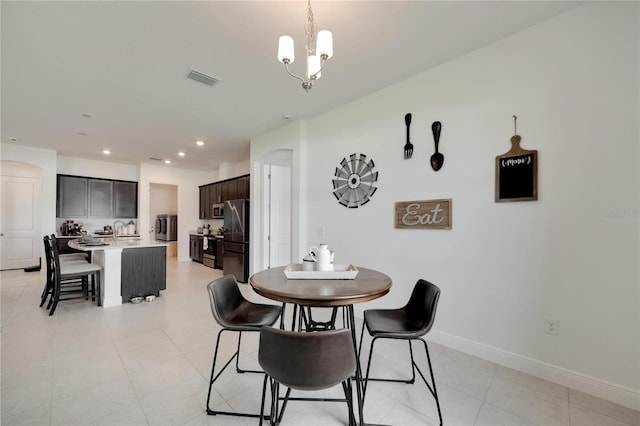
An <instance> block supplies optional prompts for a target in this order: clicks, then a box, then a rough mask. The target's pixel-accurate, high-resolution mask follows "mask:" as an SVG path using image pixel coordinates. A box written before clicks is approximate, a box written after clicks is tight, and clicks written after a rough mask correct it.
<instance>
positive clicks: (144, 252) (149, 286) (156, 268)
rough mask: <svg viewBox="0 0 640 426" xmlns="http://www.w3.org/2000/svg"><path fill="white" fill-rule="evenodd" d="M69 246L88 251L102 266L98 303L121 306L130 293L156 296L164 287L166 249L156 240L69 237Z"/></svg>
mask: <svg viewBox="0 0 640 426" xmlns="http://www.w3.org/2000/svg"><path fill="white" fill-rule="evenodd" d="M68 245H69V247H71V248H73V249H76V250H80V251H90V252H92V262H93V263H95V264H98V265H100V266H101V267H102V278H101V284H102V306H103V307H105V308H108V307H111V306H118V305H121V304H122V303H123V302H128V301H129V298H130V297H134V296H148V295H154V296H159V295H160V290H164V289H165V288H166V249H167V247H166V246H167V245H166V243H164V242H160V241H151V240H143V239H138V238H119V239H105V240H104V245H87V244H82V243H80V240H72V241H69V243H68Z"/></svg>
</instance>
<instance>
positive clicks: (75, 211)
mask: <svg viewBox="0 0 640 426" xmlns="http://www.w3.org/2000/svg"><path fill="white" fill-rule="evenodd" d="M56 213H57V214H56V216H57V217H69V218H81V217H95V218H127V219H133V218H137V217H138V182H130V181H119V180H110V179H95V178H88V177H83V176H69V175H58V187H57V203H56Z"/></svg>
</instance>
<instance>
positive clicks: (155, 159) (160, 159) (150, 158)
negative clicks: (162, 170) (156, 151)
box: [149, 157, 162, 161]
mask: <svg viewBox="0 0 640 426" xmlns="http://www.w3.org/2000/svg"><path fill="white" fill-rule="evenodd" d="M149 160H153V161H162V158H156V157H149Z"/></svg>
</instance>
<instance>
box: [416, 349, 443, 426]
mask: <svg viewBox="0 0 640 426" xmlns="http://www.w3.org/2000/svg"><path fill="white" fill-rule="evenodd" d="M419 340H421V341H422V343H423V344H424V351H425V353H426V354H427V363H428V364H429V373H430V374H431V385H432V386H433V388H431V386H429V383H427V380H426V379H425V378H424V375H423V374H422V372H421V371H420V369H418V372H419V373H420V376H422V380H424V383H425V384H426V385H427V388H429V391H431V395H433V398H434V399H435V400H436V407H437V408H438V417H439V418H440V426H442V411H440V400H439V399H438V391H437V390H436V379H435V377H434V376H433V368H432V367H431V356H430V355H429V347H428V346H427V342H426V341H425V340H424V339H419ZM414 365H415V364H414ZM416 368H417V366H416Z"/></svg>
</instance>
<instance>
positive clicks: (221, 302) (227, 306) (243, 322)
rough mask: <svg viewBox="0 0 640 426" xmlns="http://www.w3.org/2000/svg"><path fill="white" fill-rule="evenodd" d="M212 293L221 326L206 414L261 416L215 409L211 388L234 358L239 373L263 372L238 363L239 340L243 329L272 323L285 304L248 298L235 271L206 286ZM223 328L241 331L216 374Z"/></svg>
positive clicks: (255, 330) (210, 294) (254, 328)
mask: <svg viewBox="0 0 640 426" xmlns="http://www.w3.org/2000/svg"><path fill="white" fill-rule="evenodd" d="M207 290H208V292H209V302H210V304H211V313H212V314H213V318H214V319H215V320H216V322H217V323H218V324H220V325H221V326H222V329H221V330H220V331H219V332H218V337H217V339H216V347H215V350H214V353H213V364H212V365H211V378H210V379H209V393H208V394H207V414H209V415H212V416H213V415H216V414H224V415H228V416H240V417H258V414H252V413H239V412H235V411H233V412H231V411H219V410H214V409H212V408H211V406H210V405H209V403H210V401H211V389H212V388H213V384H214V383H215V381H216V380H218V377H220V375H221V374H222V373H223V372H224V371H225V369H226V368H227V367H228V366H229V364H231V362H232V361H233V359H234V358H235V360H236V372H237V373H263V372H262V371H259V370H243V369H241V368H240V366H239V358H240V343H241V340H242V333H243V332H258V331H260V329H261V328H262V327H263V326H269V325H273V324H274V323H275V322H276V321H277V319H278V317H279V316H280V313H281V312H282V307H280V306H275V305H263V304H258V303H252V302H249V301H248V300H246V299H245V298H244V297H243V296H242V293H241V292H240V289H239V288H238V282H237V281H236V278H235V276H233V275H232V274H228V275H224V276H222V277H220V278H218V279H216V280H214V281H212V282H210V283H209V285H208V286H207ZM224 331H234V332H238V346H237V348H236V351H235V353H234V354H233V355H232V356H231V358H229V360H228V361H227V362H226V364H225V365H224V367H222V369H221V370H220V371H219V372H218V373H217V374H215V369H216V362H217V358H218V349H219V348H220V337H221V336H222V333H223V332H224Z"/></svg>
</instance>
